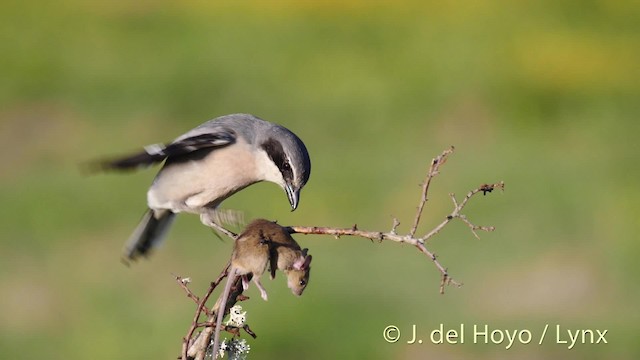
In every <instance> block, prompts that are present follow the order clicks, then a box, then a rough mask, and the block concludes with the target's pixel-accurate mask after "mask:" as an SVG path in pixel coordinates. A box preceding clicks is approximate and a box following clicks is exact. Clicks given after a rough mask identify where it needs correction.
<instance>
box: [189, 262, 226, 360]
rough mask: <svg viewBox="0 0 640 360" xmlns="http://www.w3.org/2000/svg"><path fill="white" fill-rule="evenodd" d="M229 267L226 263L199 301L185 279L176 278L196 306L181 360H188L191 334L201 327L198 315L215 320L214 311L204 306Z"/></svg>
mask: <svg viewBox="0 0 640 360" xmlns="http://www.w3.org/2000/svg"><path fill="white" fill-rule="evenodd" d="M230 265H231V263H230V262H229V263H227V266H225V268H224V269H223V270H222V272H221V273H220V275H218V278H217V279H216V280H215V281H213V282H212V283H211V284H210V285H209V289H207V292H206V293H205V294H204V296H203V297H202V299H199V298H198V297H197V296H196V295H195V294H193V292H191V290H190V289H189V288H188V287H187V283H188V282H186V281H184V280H185V279H183V278H181V277H180V276H176V280H177V281H178V284H179V285H180V287H181V288H182V289H183V290H184V291H185V292H186V293H187V297H189V298H191V299H192V300H194V301H195V302H196V304H197V306H196V313H195V315H194V317H193V321H192V322H191V327H189V331H188V332H187V335H186V336H185V337H184V338H183V340H182V359H183V360H186V359H188V349H189V345H190V343H191V338H192V337H193V333H194V332H195V330H196V329H197V328H198V327H202V326H203V324H201V323H199V322H198V320H199V319H200V315H201V314H202V313H203V312H204V313H205V314H206V315H208V317H209V318H214V320H215V309H212V310H209V309H208V308H207V307H206V305H205V304H206V303H207V300H209V297H210V296H211V294H212V293H213V290H215V288H216V287H217V286H218V285H219V284H220V282H221V281H222V280H223V279H224V278H225V277H226V276H227V273H228V271H229V266H230ZM207 326H208V325H207Z"/></svg>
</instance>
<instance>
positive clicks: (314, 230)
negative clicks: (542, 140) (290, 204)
mask: <svg viewBox="0 0 640 360" xmlns="http://www.w3.org/2000/svg"><path fill="white" fill-rule="evenodd" d="M450 150H451V149H450ZM450 153H451V152H450V151H449V152H447V151H445V152H443V153H442V155H440V156H439V157H437V158H435V159H434V160H433V162H432V163H431V164H432V165H431V169H430V171H429V174H428V175H427V181H425V184H426V185H424V187H423V189H426V190H428V187H429V186H428V184H429V182H430V179H431V178H433V176H435V175H436V174H437V169H438V166H437V165H434V164H442V163H443V162H442V159H445V158H446V156H447V155H448V154H450ZM434 167H435V172H434V171H432V170H433V169H434ZM494 189H501V190H504V182H502V181H501V182H499V183H495V184H482V185H480V186H479V187H478V188H477V189H475V190H472V191H470V192H469V193H468V194H467V196H465V197H464V198H463V199H462V201H461V202H459V203H458V201H457V200H456V197H455V195H454V194H449V195H450V196H451V200H452V201H453V205H454V208H453V210H452V211H451V213H450V214H449V215H447V216H446V217H445V219H444V220H443V221H442V222H441V223H440V224H438V225H437V226H436V227H434V228H433V229H432V230H431V231H430V232H429V233H427V234H426V235H424V236H422V237H416V236H415V228H416V227H417V224H418V223H419V221H420V216H421V213H422V210H423V209H424V202H426V200H424V199H427V193H426V192H425V191H423V193H422V199H423V200H424V201H421V202H420V206H419V207H418V213H417V214H416V220H415V221H414V225H413V227H412V229H411V231H410V232H409V233H408V234H406V235H400V234H398V233H397V228H398V225H399V224H400V222H399V221H398V219H395V218H394V219H393V225H392V227H391V231H389V232H381V231H366V230H359V229H358V227H357V225H353V226H352V227H351V228H331V227H318V226H289V227H288V230H289V232H290V233H292V234H294V233H298V234H305V235H306V234H314V235H332V236H333V237H335V238H336V239H337V238H340V237H341V236H356V237H362V238H366V239H370V240H377V241H384V240H388V241H394V242H399V243H406V244H410V245H413V246H415V247H417V248H418V249H419V250H420V251H421V252H422V253H423V254H425V255H426V256H427V257H428V258H429V259H431V261H432V262H433V264H434V265H435V266H436V268H437V269H438V271H439V272H440V274H441V275H442V281H441V284H440V293H441V294H444V286H445V285H455V286H457V287H460V286H461V285H462V284H461V283H459V282H457V281H455V280H454V279H453V278H452V277H451V276H450V275H449V273H448V271H447V269H446V268H445V267H444V266H442V264H441V263H440V262H439V261H438V260H437V257H436V254H434V253H432V252H431V251H429V250H428V249H427V248H426V247H425V243H426V242H427V240H429V239H431V238H432V237H434V236H435V235H436V234H438V233H439V232H440V231H441V230H442V229H443V228H444V227H445V226H446V225H447V224H448V223H449V222H450V221H451V220H453V219H455V218H458V219H460V220H462V222H463V223H465V224H466V225H467V226H468V227H469V229H470V230H471V232H472V233H473V235H474V236H475V237H476V238H478V239H479V238H480V236H479V235H478V233H477V231H476V230H482V231H487V232H488V231H494V230H495V227H493V226H477V225H474V224H472V223H471V222H470V221H469V220H468V219H467V217H466V216H465V215H463V214H461V211H462V210H463V209H464V207H465V206H466V205H467V203H468V202H469V200H470V199H471V198H472V197H473V196H474V195H476V194H478V193H480V192H482V193H483V194H487V193H490V192H492V191H493V190H494Z"/></svg>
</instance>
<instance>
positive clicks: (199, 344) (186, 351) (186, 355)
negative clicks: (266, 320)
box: [176, 146, 504, 360]
mask: <svg viewBox="0 0 640 360" xmlns="http://www.w3.org/2000/svg"><path fill="white" fill-rule="evenodd" d="M453 151H454V147H453V146H452V147H450V148H449V149H446V150H444V151H443V152H442V153H441V154H440V155H438V156H437V157H435V158H433V160H432V161H431V165H430V167H429V171H428V172H427V175H426V178H425V181H424V182H423V183H422V185H421V186H422V193H421V197H420V202H419V203H418V207H417V210H416V214H415V218H414V221H413V224H412V227H411V229H410V230H409V232H408V233H407V234H406V235H401V234H398V232H397V230H398V226H399V225H400V221H399V220H398V219H396V218H394V219H393V224H392V226H391V230H390V231H389V232H381V231H366V230H360V229H358V227H357V225H353V226H352V227H351V228H332V227H318V226H289V227H288V228H287V229H288V230H289V232H290V233H292V234H293V233H298V234H305V235H306V234H317V235H332V236H334V237H335V238H340V237H341V236H356V237H362V238H366V239H370V240H378V241H383V240H389V241H394V242H399V243H406V244H410V245H413V246H415V247H416V248H418V250H419V251H420V252H422V253H423V254H425V255H426V256H427V257H428V258H429V259H430V260H431V261H432V262H433V264H434V265H435V266H436V268H437V269H438V271H439V272H440V274H441V275H442V278H441V281H440V293H441V294H444V288H445V286H447V285H455V286H456V287H459V286H462V284H461V283H459V282H457V281H455V280H454V279H453V278H452V277H451V276H450V275H449V272H448V270H447V268H445V267H444V266H442V264H441V263H440V262H439V261H438V259H437V256H436V254H434V253H432V252H431V251H429V250H428V249H427V248H426V246H425V244H426V243H427V241H429V240H430V239H431V238H433V237H434V236H435V235H437V234H438V233H439V232H440V231H441V230H442V229H443V228H444V227H445V226H446V225H447V224H448V223H449V222H450V221H451V220H453V219H456V218H457V219H460V220H461V221H462V222H463V223H464V224H466V225H467V227H469V229H470V230H471V232H472V234H473V235H474V237H476V238H477V239H480V236H479V235H478V233H477V231H478V230H481V231H487V232H489V231H494V230H495V228H494V227H493V226H478V225H474V224H473V223H471V221H469V219H467V217H466V216H465V215H464V214H462V213H461V212H462V210H463V209H464V207H465V206H466V205H467V203H468V202H469V200H470V199H471V198H472V197H473V196H474V195H476V194H478V193H480V192H481V193H483V195H486V194H487V193H488V192H492V191H493V190H495V189H500V190H504V182H502V181H500V182H498V183H494V184H482V185H480V186H479V187H478V188H476V189H474V190H471V191H469V192H468V193H467V195H466V196H465V197H464V198H463V199H462V200H461V201H460V202H458V200H457V199H456V197H455V195H454V194H453V193H450V194H449V196H450V197H451V200H452V202H453V205H454V208H453V210H452V211H451V213H449V214H448V215H447V216H446V217H445V218H444V219H443V220H442V222H440V223H439V224H438V225H436V226H435V227H434V228H433V229H432V230H431V231H429V232H428V233H426V234H425V235H424V236H416V232H417V230H418V226H419V224H420V219H421V217H422V214H423V211H424V208H425V204H426V202H427V201H428V193H429V186H430V185H431V180H432V179H433V178H434V177H435V176H437V175H438V174H439V170H440V166H441V165H443V164H444V163H445V162H446V161H447V158H448V156H449V155H451V154H452V153H453ZM216 229H217V228H216ZM217 230H219V229H217ZM220 232H222V233H224V234H225V235H227V236H229V237H230V238H232V239H234V240H235V238H236V234H234V233H233V232H230V231H220ZM229 266H230V263H227V265H226V267H225V269H224V270H223V271H222V273H221V274H220V276H219V277H218V279H216V281H214V282H212V283H211V286H210V287H209V289H208V290H207V293H206V294H205V296H204V297H203V298H202V299H199V298H198V297H197V296H196V295H195V294H193V293H192V292H191V290H189V288H188V287H187V284H186V283H185V282H184V281H183V280H184V279H182V278H180V277H176V280H177V281H178V284H179V285H180V287H182V289H183V290H184V291H185V292H186V293H187V296H188V297H189V298H191V299H192V300H193V301H194V302H196V303H197V305H198V306H197V309H196V313H195V316H194V319H193V322H192V324H191V327H190V328H189V332H188V333H187V336H186V337H185V338H184V339H183V340H184V341H183V348H182V359H183V360H187V359H197V360H198V359H203V358H204V356H205V354H206V350H207V347H208V346H209V344H210V341H211V335H212V334H213V331H214V327H215V320H216V316H224V314H218V309H219V307H220V300H221V298H219V299H218V301H217V302H216V304H215V305H214V307H213V308H212V309H211V310H209V309H208V308H207V307H206V305H205V304H206V302H207V300H208V298H209V296H210V295H211V293H212V292H213V290H214V289H215V288H216V286H217V285H218V284H219V283H220V282H221V281H222V279H224V277H226V276H227V272H228V269H229ZM238 280H240V279H239V278H238ZM238 285H239V284H235V286H233V287H232V293H231V294H230V296H229V300H228V303H227V305H226V306H225V308H226V309H230V308H231V307H232V306H233V305H234V304H235V302H236V301H242V300H246V299H248V298H247V297H245V296H244V295H242V286H238ZM203 312H204V313H205V314H206V315H207V316H208V318H207V321H206V322H204V323H201V322H198V319H199V317H200V315H201V314H202V313H203ZM199 327H204V329H203V331H202V332H200V334H199V335H198V337H197V338H196V339H195V340H194V341H192V337H193V333H194V331H195V330H196V329H197V328H199ZM225 330H229V329H227V327H226V326H225ZM237 330H238V329H234V330H233V331H237ZM244 330H245V331H246V332H247V333H248V334H249V335H251V336H253V337H255V333H253V332H252V331H251V329H250V328H249V327H248V326H245V327H244Z"/></svg>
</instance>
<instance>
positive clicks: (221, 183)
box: [94, 114, 311, 263]
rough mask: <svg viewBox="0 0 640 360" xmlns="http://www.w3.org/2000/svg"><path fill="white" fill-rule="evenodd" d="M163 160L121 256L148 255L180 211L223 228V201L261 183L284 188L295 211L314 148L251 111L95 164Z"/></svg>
mask: <svg viewBox="0 0 640 360" xmlns="http://www.w3.org/2000/svg"><path fill="white" fill-rule="evenodd" d="M163 161H164V165H163V166H162V168H161V169H160V171H159V172H158V174H157V175H156V177H155V179H154V180H153V182H152V184H151V186H150V187H149V190H148V191H147V206H148V209H147V211H146V212H145V214H144V215H143V217H142V220H141V221H140V223H139V225H138V226H137V227H136V228H135V230H134V231H133V233H132V235H131V236H130V238H129V240H128V241H127V243H126V245H125V249H124V254H123V260H124V261H125V262H126V263H128V262H129V261H132V260H136V259H137V258H139V257H140V256H147V255H148V254H149V253H150V251H151V249H153V248H155V247H156V246H157V245H158V244H159V243H161V242H162V240H163V239H164V238H165V237H166V235H167V231H168V229H169V228H170V226H171V224H172V222H173V220H174V219H175V216H176V214H178V213H181V212H186V213H193V214H198V215H200V220H201V222H202V223H203V224H204V225H207V226H209V227H212V228H214V229H216V230H220V231H223V232H225V231H224V230H226V229H224V228H222V226H221V225H220V224H218V221H217V214H218V210H217V209H218V207H219V206H220V204H221V203H222V202H223V201H224V200H225V199H227V198H228V197H230V196H232V195H233V194H235V193H237V192H238V191H241V190H243V189H244V188H246V187H248V186H250V185H252V184H255V183H257V182H261V181H268V182H272V183H275V184H277V185H279V186H280V187H281V188H282V189H283V190H284V192H285V193H286V195H287V199H288V201H289V204H290V205H291V211H294V210H296V208H297V207H298V204H299V201H300V191H301V190H302V188H303V187H304V186H305V185H306V183H307V181H308V180H309V176H310V174H311V160H310V158H309V152H308V151H307V148H306V146H305V144H304V143H303V142H302V140H301V139H300V138H299V137H298V136H297V135H296V134H294V133H293V132H291V131H290V130H289V129H287V128H285V127H284V126H281V125H278V124H275V123H272V122H268V121H265V120H263V119H261V118H259V117H257V116H255V115H251V114H230V115H224V116H220V117H217V118H214V119H212V120H209V121H206V122H204V123H203V124H201V125H199V126H197V127H195V128H194V129H192V130H190V131H188V132H186V133H185V134H183V135H181V136H179V137H177V138H176V139H175V140H174V141H172V142H170V143H167V144H153V145H149V146H146V147H144V150H143V151H140V152H138V153H135V154H132V155H129V156H124V157H119V158H115V159H110V160H100V161H97V162H96V163H95V164H94V166H97V167H98V169H99V170H102V171H108V170H135V169H138V168H142V167H148V166H150V165H153V164H156V163H160V162H163Z"/></svg>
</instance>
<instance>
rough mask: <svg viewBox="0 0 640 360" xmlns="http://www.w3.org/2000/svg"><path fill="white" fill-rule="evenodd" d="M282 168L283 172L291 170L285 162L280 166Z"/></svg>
mask: <svg viewBox="0 0 640 360" xmlns="http://www.w3.org/2000/svg"><path fill="white" fill-rule="evenodd" d="M282 168H283V169H285V170H291V165H289V163H288V162H285V163H284V164H282Z"/></svg>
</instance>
